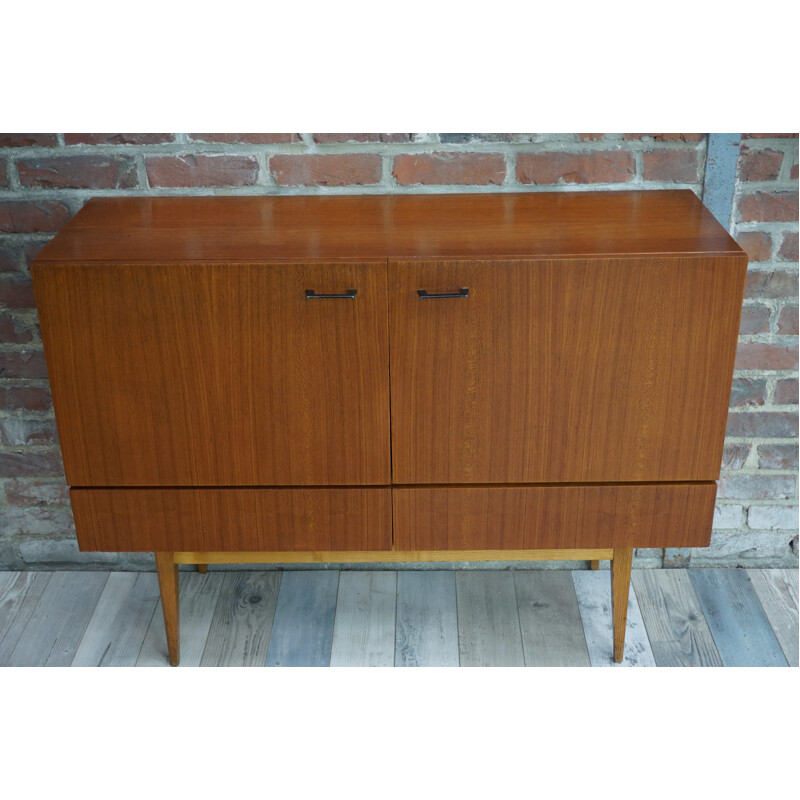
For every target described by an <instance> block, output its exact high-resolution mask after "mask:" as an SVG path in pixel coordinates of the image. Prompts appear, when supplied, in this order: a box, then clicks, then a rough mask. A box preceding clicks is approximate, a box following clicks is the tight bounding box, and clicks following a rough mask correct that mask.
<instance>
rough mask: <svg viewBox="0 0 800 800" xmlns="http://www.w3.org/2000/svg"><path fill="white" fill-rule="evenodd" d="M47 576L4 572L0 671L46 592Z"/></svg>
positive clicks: (0, 628)
mask: <svg viewBox="0 0 800 800" xmlns="http://www.w3.org/2000/svg"><path fill="white" fill-rule="evenodd" d="M51 575H52V573H50V572H8V573H5V575H4V577H6V578H7V582H6V583H5V585H4V588H3V589H2V591H0V667H4V666H5V665H6V663H7V662H8V659H9V657H10V656H11V653H13V652H14V648H15V647H16V645H17V642H18V641H19V637H20V636H22V632H23V631H24V630H25V626H26V625H27V624H28V620H29V619H30V617H31V614H33V611H34V609H35V608H36V606H37V605H38V603H39V599H40V598H41V596H42V593H43V592H44V590H45V589H46V588H47V584H48V582H49V581H50V577H51Z"/></svg>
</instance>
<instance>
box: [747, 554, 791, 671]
mask: <svg viewBox="0 0 800 800" xmlns="http://www.w3.org/2000/svg"><path fill="white" fill-rule="evenodd" d="M747 574H748V575H749V576H750V582H751V583H752V584H753V588H754V589H755V590H756V595H758V599H759V600H760V601H761V606H762V608H763V609H764V613H765V614H766V615H767V619H768V620H769V624H770V625H772V630H773V631H774V632H775V636H776V637H777V639H778V642H779V644H780V646H781V650H783V654H784V655H785V656H786V660H787V661H788V662H789V666H790V667H796V666H798V636H797V628H798V621H797V570H796V569H749V570H747Z"/></svg>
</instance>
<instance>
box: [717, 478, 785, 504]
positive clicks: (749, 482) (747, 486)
mask: <svg viewBox="0 0 800 800" xmlns="http://www.w3.org/2000/svg"><path fill="white" fill-rule="evenodd" d="M717 486H718V491H717V497H718V498H723V497H724V498H738V499H742V500H788V499H789V498H791V497H794V496H795V494H796V485H795V479H794V476H793V475H725V476H723V477H722V478H720V479H719V482H718V484H717Z"/></svg>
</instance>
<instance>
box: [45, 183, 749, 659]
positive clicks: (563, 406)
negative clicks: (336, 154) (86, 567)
mask: <svg viewBox="0 0 800 800" xmlns="http://www.w3.org/2000/svg"><path fill="white" fill-rule="evenodd" d="M746 264H747V259H746V256H745V254H744V253H743V252H742V250H741V249H740V248H739V247H738V245H737V244H736V243H735V242H734V241H733V240H732V239H731V238H730V236H729V235H728V234H727V233H726V231H725V230H723V228H722V227H721V226H720V225H719V224H718V223H717V222H716V221H715V220H714V218H713V217H712V215H711V214H710V213H709V212H708V211H707V210H706V209H705V208H704V207H703V205H702V204H701V202H700V201H699V200H698V199H697V197H695V195H694V194H693V193H691V192H689V191H639V192H636V191H614V192H552V193H540V192H531V193H524V194H512V193H504V194H426V195H388V196H387V195H382V196H375V195H371V196H367V195H361V196H315V197H309V196H301V197H297V196H295V197H158V198H152V197H148V198H141V197H127V198H113V199H105V198H103V199H93V200H91V201H89V202H88V203H87V204H86V206H85V207H84V208H83V209H82V210H81V211H80V212H79V213H78V214H77V215H76V216H75V217H74V218H73V219H72V220H71V221H70V222H69V224H68V225H67V226H66V227H65V228H64V229H63V231H62V232H61V233H60V234H59V235H58V236H57V237H56V238H55V239H54V240H53V241H52V242H51V243H50V244H49V245H48V246H47V247H46V248H45V249H44V250H43V251H42V253H41V254H40V255H39V256H38V258H37V259H36V261H35V263H34V265H33V267H32V273H33V280H34V289H35V294H36V303H37V306H38V309H39V316H40V321H41V331H42V339H43V342H44V349H45V355H46V359H47V367H48V372H49V375H50V383H51V387H52V393H53V403H54V407H55V414H56V421H57V424H58V431H59V437H60V441H61V448H62V451H63V458H64V467H65V471H66V478H67V482H68V483H69V485H70V487H71V488H70V499H71V503H72V509H73V512H74V517H75V526H76V530H77V536H78V542H79V544H80V547H81V549H82V550H86V551H153V552H154V553H155V557H156V564H157V569H158V576H159V582H160V588H161V596H162V601H163V610H164V619H165V624H166V631H167V639H168V645H169V657H170V662H171V663H172V664H177V663H178V659H179V627H178V619H179V595H178V565H179V564H199V565H205V564H208V563H224V562H265V563H266V562H275V563H287V562H311V561H317V562H318V561H324V562H336V563H342V562H352V561H370V562H414V561H465V560H504V559H507V560H520V559H548V558H549V559H553V558H557V559H575V560H587V561H593V562H597V561H598V560H600V559H611V560H612V570H611V572H612V579H611V585H612V590H611V593H612V607H613V619H614V657H615V659H616V660H617V661H619V660H621V659H622V655H623V646H624V635H625V619H626V611H627V600H628V591H629V582H630V570H631V560H632V552H633V548H636V547H643V548H649V547H656V548H660V547H689V546H694V547H703V546H706V545H708V543H709V539H710V534H711V523H712V517H713V512H714V502H715V497H716V484H715V480H716V479H717V478H718V477H719V470H720V464H721V460H722V447H723V439H724V434H725V426H726V418H727V409H728V401H729V395H730V389H731V379H732V374H733V365H734V356H735V350H736V341H737V332H738V327H739V318H740V313H741V305H742V295H743V291H744V282H745V272H746Z"/></svg>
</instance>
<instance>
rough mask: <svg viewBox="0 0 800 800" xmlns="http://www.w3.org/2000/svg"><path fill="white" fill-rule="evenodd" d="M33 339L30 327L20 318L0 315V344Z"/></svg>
mask: <svg viewBox="0 0 800 800" xmlns="http://www.w3.org/2000/svg"><path fill="white" fill-rule="evenodd" d="M32 339H33V334H32V333H31V331H30V328H29V327H28V326H27V325H26V324H25V322H23V321H22V320H20V319H15V318H14V317H0V344H24V343H25V342H30V341H31V340H32Z"/></svg>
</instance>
